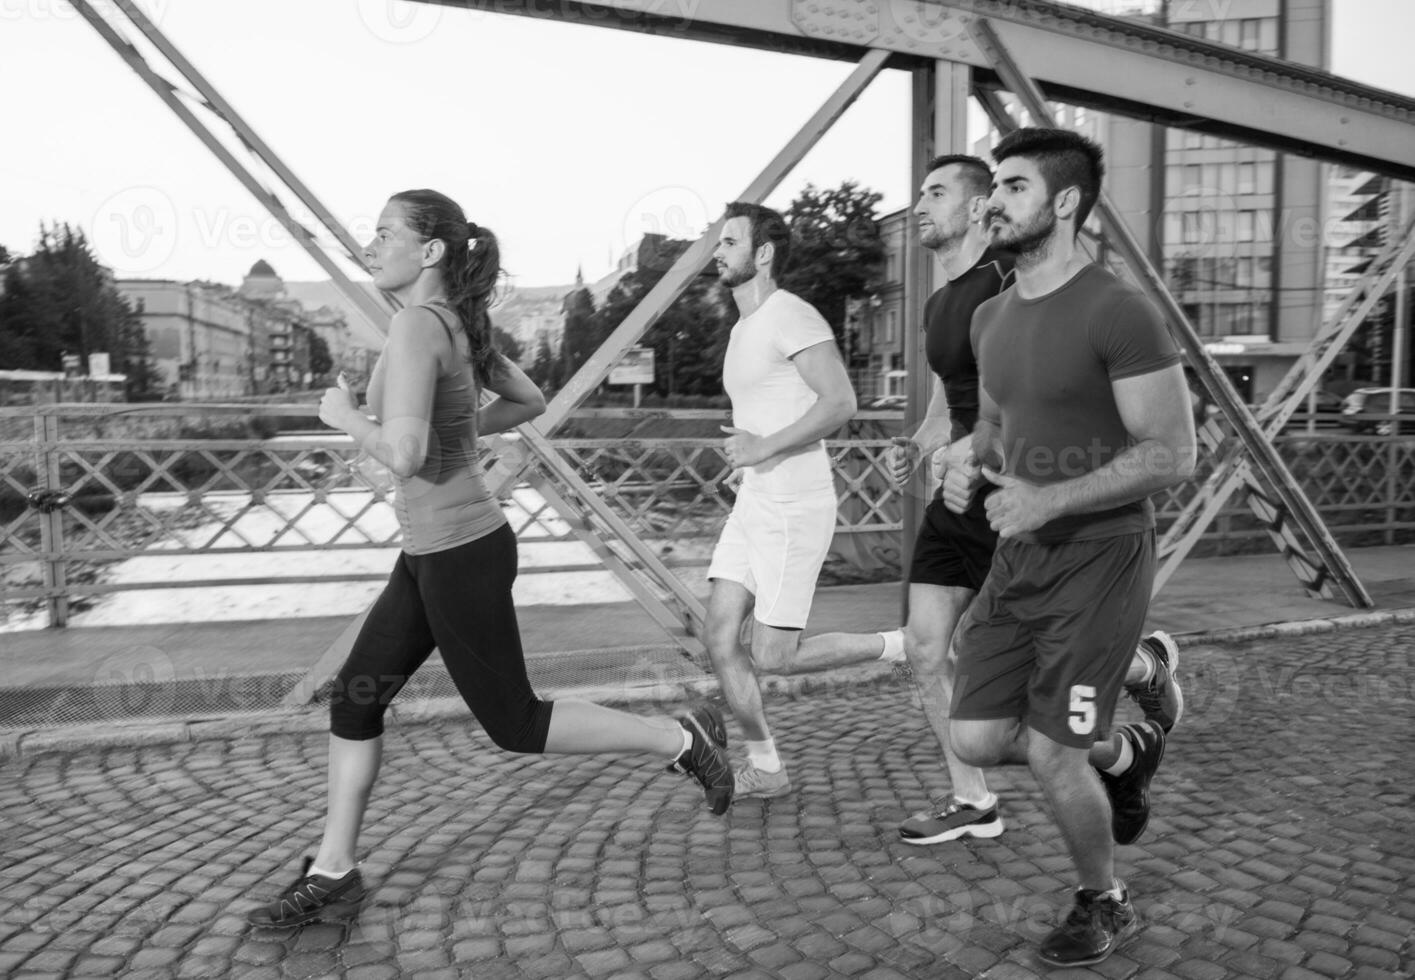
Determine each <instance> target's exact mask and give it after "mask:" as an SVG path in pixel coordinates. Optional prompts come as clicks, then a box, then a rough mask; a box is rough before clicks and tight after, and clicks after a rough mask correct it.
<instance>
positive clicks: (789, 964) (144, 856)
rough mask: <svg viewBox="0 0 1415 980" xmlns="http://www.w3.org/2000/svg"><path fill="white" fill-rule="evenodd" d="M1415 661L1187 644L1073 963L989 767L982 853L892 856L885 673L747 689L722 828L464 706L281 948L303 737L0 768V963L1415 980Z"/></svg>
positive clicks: (1040, 841) (391, 790)
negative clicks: (779, 790)
mask: <svg viewBox="0 0 1415 980" xmlns="http://www.w3.org/2000/svg"><path fill="white" fill-rule="evenodd" d="M1412 646H1415V624H1411V623H1406V624H1404V625H1394V624H1392V625H1385V626H1379V627H1375V628H1369V629H1360V630H1347V631H1342V632H1327V633H1319V634H1313V635H1298V636H1283V637H1281V638H1279V639H1272V640H1266V641H1258V642H1254V643H1248V644H1245V645H1243V647H1242V648H1241V650H1240V649H1230V648H1227V647H1224V646H1217V645H1210V644H1206V645H1203V646H1192V645H1191V646H1186V647H1185V648H1184V650H1183V651H1182V654H1183V661H1182V664H1183V670H1184V674H1185V677H1186V685H1187V690H1188V691H1189V697H1188V698H1187V702H1188V710H1187V712H1186V716H1185V718H1184V720H1183V721H1182V722H1181V723H1180V726H1179V727H1178V728H1176V729H1175V732H1174V737H1173V738H1172V739H1171V740H1170V742H1169V746H1168V750H1167V752H1166V755H1165V759H1164V765H1163V767H1162V768H1161V770H1160V773H1159V775H1158V777H1157V778H1156V780H1155V783H1154V786H1153V792H1152V798H1153V802H1154V811H1153V817H1152V819H1151V821H1150V825H1149V828H1148V829H1147V831H1146V833H1145V835H1144V837H1142V838H1141V840H1140V841H1139V842H1138V843H1137V844H1135V845H1133V846H1128V847H1122V848H1119V849H1118V851H1117V855H1116V862H1117V873H1118V874H1119V875H1121V876H1122V877H1123V878H1124V880H1125V881H1126V883H1127V884H1128V885H1129V887H1130V889H1131V892H1132V894H1133V896H1134V900H1135V903H1136V907H1137V909H1138V911H1139V913H1140V915H1141V917H1142V919H1143V922H1144V927H1143V930H1142V931H1141V932H1140V933H1139V934H1138V935H1137V936H1135V937H1134V938H1133V939H1131V940H1130V941H1128V942H1127V943H1126V944H1125V945H1124V946H1123V947H1122V948H1121V949H1119V950H1118V951H1117V952H1116V953H1115V954H1114V955H1113V956H1111V958H1110V959H1108V960H1107V961H1106V962H1105V963H1104V964H1101V965H1100V966H1098V967H1097V968H1096V969H1095V970H1094V971H1092V970H1050V971H1049V970H1047V969H1046V968H1045V967H1044V966H1043V965H1042V964H1041V963H1040V961H1039V960H1038V959H1037V957H1036V953H1035V950H1036V945H1037V943H1038V942H1039V941H1040V939H1041V938H1042V936H1044V935H1045V934H1046V932H1047V931H1049V930H1050V929H1051V928H1052V927H1053V925H1054V924H1055V923H1056V922H1057V921H1058V919H1059V918H1060V917H1061V916H1063V915H1064V914H1065V911H1066V909H1067V907H1068V906H1069V903H1070V891H1069V890H1070V888H1071V886H1072V885H1073V883H1074V882H1073V876H1072V873H1071V870H1070V864H1069V861H1068V859H1067V858H1066V857H1065V855H1064V852H1063V848H1062V843H1061V840H1060V837H1059V835H1058V833H1057V831H1056V829H1055V827H1054V825H1053V824H1052V821H1051V819H1050V817H1049V815H1048V811H1047V809H1046V807H1045V805H1044V803H1043V800H1042V798H1041V792H1040V789H1039V787H1038V785H1037V783H1036V781H1035V780H1034V779H1033V778H1032V777H1031V775H1030V774H1029V773H1027V772H1026V770H1025V769H1017V768H1008V769H998V770H995V771H993V772H991V773H990V774H989V781H990V785H991V787H992V788H993V789H994V790H995V791H996V792H997V793H998V795H999V797H1000V799H1001V808H1002V817H1003V820H1004V823H1005V827H1006V832H1005V833H1004V834H1003V835H1002V836H1001V837H998V838H996V839H994V840H967V841H957V842H953V843H951V844H941V845H936V846H931V847H919V846H912V845H909V844H905V843H904V842H902V841H901V840H900V839H899V837H898V835H897V832H896V830H895V828H896V826H897V824H898V822H899V821H900V820H901V819H902V818H903V817H905V816H906V815H907V814H909V813H910V812H911V811H913V810H916V809H918V808H920V807H921V806H923V805H924V804H925V803H926V801H927V800H928V799H929V797H930V796H931V795H934V794H939V793H941V792H942V791H944V790H945V788H946V786H947V782H946V776H945V775H944V773H943V771H942V769H941V767H940V764H939V759H938V750H937V746H936V744H935V743H934V742H933V739H932V737H931V736H930V735H929V734H928V732H927V729H926V726H925V722H924V720H923V716H922V714H921V712H920V711H919V708H918V705H917V703H916V701H915V699H914V697H913V694H912V690H911V688H909V687H907V686H905V685H903V684H897V683H890V684H880V685H845V684H837V685H835V686H834V688H833V689H827V690H823V691H816V692H814V693H812V694H811V696H809V697H795V698H782V697H772V698H769V699H768V710H769V712H770V713H771V717H772V720H773V724H774V726H775V728H776V733H777V738H778V741H779V743H780V745H781V750H782V754H783V757H784V758H785V760H786V762H787V765H788V767H789V771H790V774H791V778H792V781H793V784H794V792H793V793H792V794H791V795H788V796H785V797H783V798H780V799H775V800H771V801H767V802H762V801H756V800H744V801H739V802H738V803H737V804H736V805H734V806H733V807H732V809H731V810H729V811H728V813H727V815H725V816H724V817H720V818H718V817H713V816H712V815H711V814H710V813H708V811H707V809H706V808H705V807H704V806H703V803H702V797H701V793H700V792H699V790H698V789H697V787H696V785H695V784H694V783H693V782H692V781H690V780H689V779H687V778H686V777H683V776H678V775H674V774H670V773H666V772H664V770H663V765H662V760H659V759H653V758H611V757H605V756H587V757H573V758H570V757H559V758H551V757H535V756H513V755H509V754H507V753H505V752H501V751H499V750H497V749H496V748H495V747H494V746H493V745H492V744H491V743H490V741H489V740H488V739H487V738H486V736H485V734H484V733H482V732H481V731H480V730H479V729H477V728H476V727H475V726H474V725H469V724H467V722H466V720H465V717H459V718H456V719H451V718H449V719H446V720H441V721H435V722H433V723H431V724H425V725H396V726H394V727H392V728H390V730H389V733H388V736H387V739H386V741H387V745H386V748H385V763H384V778H383V780H382V781H381V783H380V785H379V788H378V791H377V793H376V794H375V796H374V802H373V804H372V806H371V807H370V810H369V813H368V817H367V820H366V821H365V830H364V835H363V838H362V846H363V851H362V854H361V857H362V859H363V865H362V871H363V875H364V878H365V881H366V882H367V885H368V887H369V890H370V894H369V896H368V897H367V899H365V901H364V902H363V904H362V907H361V908H360V909H359V910H358V912H357V914H356V915H353V916H352V917H350V918H347V919H344V920H342V921H335V922H331V923H325V924H319V925H311V926H307V927H306V928H304V929H303V930H299V931H296V932H276V931H273V930H266V929H257V928H253V927H250V926H248V925H246V923H245V920H244V915H245V914H246V912H248V911H249V910H250V909H252V908H253V907H255V906H256V905H258V904H261V903H264V902H266V901H269V900H270V899H271V898H273V897H274V896H275V895H276V894H277V893H278V891H279V890H280V889H281V888H282V887H284V886H285V885H286V884H288V883H289V881H290V880H291V879H292V877H293V876H294V874H296V873H297V871H298V866H299V864H298V863H299V858H300V855H301V854H309V853H312V852H313V849H314V847H315V845H316V844H317V841H318V838H319V833H320V820H319V813H320V810H321V806H322V804H321V801H322V799H323V795H324V788H323V787H324V755H325V742H326V736H325V735H324V734H323V733H322V732H313V731H311V732H289V731H274V732H268V733H264V734H261V733H252V732H249V731H247V732H245V733H242V734H241V735H240V737H235V736H233V737H230V738H224V739H208V740H204V741H196V742H172V743H166V744H153V745H143V746H135V747H123V748H107V749H88V750H83V751H75V752H69V753H62V754H61V753H49V754H41V755H36V756H32V757H31V756H23V757H20V758H18V759H13V760H11V761H10V762H8V763H5V764H4V765H3V771H4V779H3V780H0V827H3V828H4V832H3V833H0V976H5V977H7V978H13V980H39V978H41V977H54V978H68V977H81V976H83V977H91V976H100V977H124V978H127V977H132V978H136V977H143V978H156V980H163V978H178V980H180V978H187V977H222V978H224V977H239V978H242V980H283V978H292V980H293V978H304V977H337V978H347V980H395V978H399V977H407V978H418V980H432V978H439V980H440V978H456V977H475V978H478V980H483V978H493V980H559V978H565V977H576V978H579V977H586V978H596V980H597V978H612V980H697V978H705V977H729V978H733V980H738V978H741V980H833V978H851V980H853V978H869V980H907V978H920V980H923V978H928V980H971V978H987V980H1036V978H1041V977H1046V978H1049V980H1072V978H1080V977H1102V978H1107V980H1253V978H1263V980H1312V978H1323V977H1327V978H1343V980H1384V978H1394V977H1409V976H1412V975H1415V941H1412V937H1411V923H1412V922H1415V897H1412V892H1411V889H1410V887H1409V882H1410V880H1411V879H1412V878H1413V877H1415V848H1412V845H1411V838H1410V826H1411V823H1412V821H1415V809H1412V805H1411V796H1410V790H1409V783H1410V767H1411V762H1410V758H1411V752H1412V746H1411V732H1410V717H1411V704H1412V695H1415V669H1412V661H1411V649H1412ZM1124 710H1125V711H1127V712H1129V711H1131V710H1133V709H1132V708H1130V706H1129V705H1128V704H1127V705H1125V706H1124ZM729 736H730V740H731V742H732V744H733V746H734V747H736V750H737V751H738V752H740V739H741V730H740V729H739V728H738V727H737V726H736V725H735V724H732V723H729Z"/></svg>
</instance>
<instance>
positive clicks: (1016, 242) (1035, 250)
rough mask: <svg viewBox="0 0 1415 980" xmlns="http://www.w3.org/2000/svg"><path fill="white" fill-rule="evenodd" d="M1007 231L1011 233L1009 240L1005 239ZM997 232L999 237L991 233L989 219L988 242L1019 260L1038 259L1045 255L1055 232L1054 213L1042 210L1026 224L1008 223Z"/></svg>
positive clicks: (1045, 209) (990, 220) (990, 221)
mask: <svg viewBox="0 0 1415 980" xmlns="http://www.w3.org/2000/svg"><path fill="white" fill-rule="evenodd" d="M1009 230H1011V231H1012V237H1010V238H1009V237H1007V232H1008V231H1009ZM999 231H1000V232H1001V234H999V235H994V234H993V233H992V219H991V218H989V223H988V240H989V241H990V242H991V243H992V244H993V245H995V246H998V247H1000V248H1005V249H1007V250H1008V251H1009V252H1012V253H1013V254H1015V255H1017V256H1018V257H1019V258H1021V257H1027V258H1039V257H1040V255H1041V254H1045V252H1046V250H1047V245H1048V243H1049V242H1050V241H1051V237H1052V234H1053V233H1054V232H1055V231H1056V212H1054V211H1052V210H1051V209H1050V208H1044V209H1043V210H1042V211H1041V212H1040V213H1039V214H1037V216H1036V217H1035V218H1033V219H1032V220H1031V222H1029V223H1028V224H1025V225H1015V224H1013V223H1012V222H1008V223H1007V224H1005V225H1003V226H1002V227H1001V228H1000V229H999ZM1039 253H1040V254H1039Z"/></svg>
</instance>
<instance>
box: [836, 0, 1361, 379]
mask: <svg viewBox="0 0 1415 980" xmlns="http://www.w3.org/2000/svg"><path fill="white" fill-rule="evenodd" d="M1151 10H1152V12H1150V13H1146V14H1143V16H1146V17H1149V18H1153V19H1156V20H1158V21H1159V22H1160V23H1162V24H1163V23H1166V18H1167V25H1168V26H1169V27H1170V28H1172V29H1174V30H1180V31H1184V32H1186V33H1189V34H1193V35H1195V36H1199V37H1203V38H1206V39H1208V40H1211V41H1214V42H1215V43H1220V44H1230V45H1233V46H1235V47H1239V48H1244V49H1246V50H1250V51H1255V52H1258V53H1261V54H1268V55H1274V56H1279V57H1282V58H1285V59H1287V60H1289V61H1295V62H1300V63H1303V64H1307V65H1311V66H1314V67H1318V68H1326V67H1327V66H1328V62H1329V57H1328V55H1329V47H1330V34H1331V12H1330V0H1225V2H1224V3H1221V4H1219V3H1213V2H1207V0H1206V2H1198V0H1171V2H1169V3H1166V4H1162V5H1158V6H1155V7H1153V8H1151ZM1137 16H1141V15H1140V14H1137ZM1004 101H1005V102H1007V103H1008V105H1009V107H1010V108H1012V109H1014V113H1015V110H1016V103H1015V101H1014V100H1011V99H1010V97H1007V96H1004ZM1052 108H1053V111H1054V114H1055V116H1056V118H1057V124H1058V125H1060V126H1063V127H1066V128H1068V129H1073V130H1076V131H1078V132H1082V133H1085V134H1086V135H1088V136H1090V137H1091V138H1092V139H1095V140H1096V141H1097V142H1098V143H1100V144H1101V145H1102V147H1104V149H1105V152H1106V193H1107V195H1108V196H1109V198H1110V200H1111V202H1112V204H1113V205H1114V206H1115V208H1116V210H1117V211H1118V212H1119V213H1120V215H1121V216H1122V217H1123V218H1124V220H1125V221H1126V224H1127V225H1128V227H1129V229H1130V231H1131V233H1132V234H1133V235H1134V236H1135V237H1136V239H1137V240H1138V241H1139V244H1140V247H1141V248H1142V249H1143V250H1144V251H1145V252H1146V254H1147V255H1148V256H1149V257H1150V260H1151V262H1152V263H1154V265H1155V266H1156V268H1158V269H1160V270H1161V271H1162V272H1163V274H1164V275H1165V277H1166V280H1167V282H1168V285H1169V287H1170V289H1171V290H1172V291H1173V292H1174V295H1175V298H1176V299H1177V300H1178V302H1179V303H1180V304H1181V305H1182V306H1183V307H1184V310H1185V312H1186V314H1187V315H1188V316H1189V318H1190V320H1191V321H1192V322H1193V324H1194V326H1195V328H1196V329H1197V330H1198V332H1199V334H1200V336H1201V337H1203V338H1204V341H1205V346H1206V349H1207V350H1208V351H1209V353H1210V354H1212V355H1213V356H1214V358H1215V360H1217V361H1218V363H1219V364H1220V365H1221V366H1222V367H1223V368H1224V370H1225V371H1226V372H1227V374H1228V375H1229V377H1230V378H1231V379H1232V381H1233V383H1234V386H1235V387H1236V388H1237V390H1238V392H1239V394H1240V396H1242V397H1243V398H1244V399H1245V400H1246V401H1249V402H1258V401H1261V400H1262V399H1263V398H1264V397H1265V396H1266V395H1267V394H1268V392H1270V391H1271V390H1272V389H1273V388H1274V387H1275V386H1276V384H1277V382H1278V381H1279V380H1280V379H1281V377H1282V376H1283V374H1285V373H1286V371H1287V370H1288V368H1289V367H1290V366H1291V365H1292V364H1293V362H1294V361H1295V360H1296V359H1297V357H1298V356H1300V355H1301V353H1302V352H1303V351H1304V350H1305V349H1306V348H1307V345H1308V343H1309V342H1310V341H1311V339H1312V338H1313V337H1314V336H1315V335H1316V334H1317V332H1318V331H1319V330H1320V329H1321V326H1322V324H1323V322H1324V308H1325V309H1327V310H1329V309H1330V308H1331V307H1332V302H1331V298H1330V297H1331V289H1333V288H1336V285H1337V284H1335V283H1329V278H1328V277H1329V266H1330V261H1329V254H1330V253H1329V249H1328V246H1330V245H1333V244H1335V243H1338V242H1340V241H1342V240H1343V239H1344V238H1345V237H1349V238H1350V240H1351V241H1358V242H1359V241H1367V240H1365V239H1362V238H1361V234H1359V232H1358V233H1357V234H1354V235H1353V234H1352V232H1353V231H1357V229H1356V228H1354V227H1353V228H1351V229H1347V230H1345V231H1343V230H1341V224H1340V222H1336V221H1333V220H1332V215H1331V213H1330V209H1331V202H1330V201H1329V192H1328V186H1329V182H1330V181H1331V180H1332V174H1333V172H1334V168H1333V167H1332V166H1330V165H1328V164H1325V163H1322V162H1320V161H1315V160H1308V159H1304V158H1297V157H1292V156H1290V155H1287V154H1281V153H1277V152H1274V151H1271V150H1266V149H1262V148H1258V147H1253V146H1244V145H1241V144H1237V143H1233V142H1230V141H1226V140H1221V139H1219V138H1217V137H1214V136H1209V135H1207V134H1204V133H1202V132H1198V131H1193V130H1180V129H1168V128H1166V127H1161V126H1157V125H1154V124H1152V123H1147V122H1143V121H1137V120H1133V119H1128V118H1124V117H1119V116H1111V115H1107V114H1105V113H1100V112H1095V111H1092V110H1088V109H1085V108H1081V107H1077V106H1067V105H1053V106H1052ZM998 138H999V137H998V133H997V132H996V131H995V130H994V131H992V132H990V133H988V134H987V135H986V136H985V137H984V138H982V139H980V140H979V141H978V142H977V143H976V144H975V145H974V147H973V152H974V153H975V154H977V155H978V156H980V157H982V158H984V159H989V151H990V149H991V147H992V146H993V145H994V144H995V143H996V141H997V139H998ZM1350 181H1351V182H1352V183H1353V184H1355V185H1357V186H1354V187H1353V188H1352V190H1358V189H1360V186H1359V185H1360V184H1361V182H1360V181H1359V179H1357V178H1356V177H1354V176H1353V177H1350ZM1347 203H1350V202H1349V201H1348V202H1347ZM911 208H912V206H911ZM911 208H910V209H904V210H901V211H896V212H894V213H893V214H889V215H886V216H885V217H883V218H882V219H881V232H882V234H883V236H884V240H885V244H886V248H887V249H888V254H889V258H888V268H887V272H886V276H885V281H884V282H883V283H882V284H881V285H880V287H879V289H878V290H877V291H876V292H875V294H874V295H873V296H871V297H867V298H861V299H859V300H856V301H855V302H854V303H853V304H852V306H851V309H850V313H849V316H848V317H847V319H848V321H849V326H850V330H851V331H855V332H856V336H857V337H858V339H857V340H856V341H855V342H854V350H855V352H856V358H855V360H854V361H852V364H851V368H852V374H853V375H854V376H855V378H856V381H857V384H859V385H860V388H859V390H860V391H861V392H862V393H865V394H868V395H876V396H877V395H882V394H895V393H899V392H902V391H903V387H902V374H901V373H900V372H899V369H901V368H902V367H903V354H902V352H903V344H904V342H905V334H906V331H905V329H904V327H903V326H902V318H903V315H904V312H903V261H904V236H905V235H907V234H912V228H913V225H912V222H911V221H910V220H909V218H910V214H911ZM1351 214H1352V215H1354V216H1356V217H1362V216H1364V213H1363V212H1360V211H1359V209H1352V210H1351ZM1089 226H1090V227H1091V229H1092V230H1094V231H1099V221H1098V219H1097V218H1095V217H1093V218H1092V219H1091V221H1090V223H1089ZM1334 228H1335V229H1336V234H1335V237H1333V235H1332V234H1331V232H1332V230H1333V229H1334ZM1348 244H1349V242H1348ZM1367 244H1369V241H1367ZM1097 251H1098V256H1099V257H1100V258H1102V259H1103V260H1105V261H1107V262H1108V263H1109V264H1110V265H1111V266H1112V267H1114V268H1116V269H1117V270H1119V269H1120V268H1121V267H1122V266H1121V264H1120V263H1119V261H1118V259H1117V257H1116V256H1115V255H1114V254H1113V253H1112V254H1109V255H1106V254H1104V253H1103V252H1101V251H1099V250H1097ZM1350 268H1352V266H1348V270H1349V269H1350ZM1358 274H1359V273H1358ZM1347 275H1348V281H1350V280H1352V279H1354V276H1351V275H1350V273H1349V271H1348V274H1347ZM896 338H897V339H896ZM891 372H894V373H891Z"/></svg>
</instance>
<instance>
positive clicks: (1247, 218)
mask: <svg viewBox="0 0 1415 980" xmlns="http://www.w3.org/2000/svg"><path fill="white" fill-rule="evenodd" d="M1256 217H1257V215H1256V213H1255V212H1253V211H1239V212H1238V240H1239V241H1240V242H1251V241H1252V240H1253V229H1254V226H1255V222H1254V219H1255V218H1256Z"/></svg>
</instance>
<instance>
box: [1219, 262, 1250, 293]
mask: <svg viewBox="0 0 1415 980" xmlns="http://www.w3.org/2000/svg"><path fill="white" fill-rule="evenodd" d="M1241 261H1243V260H1242V259H1228V258H1224V259H1216V260H1215V261H1214V282H1213V286H1214V288H1215V289H1232V288H1233V286H1234V281H1235V280H1236V279H1237V278H1238V263H1239V262H1241Z"/></svg>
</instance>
